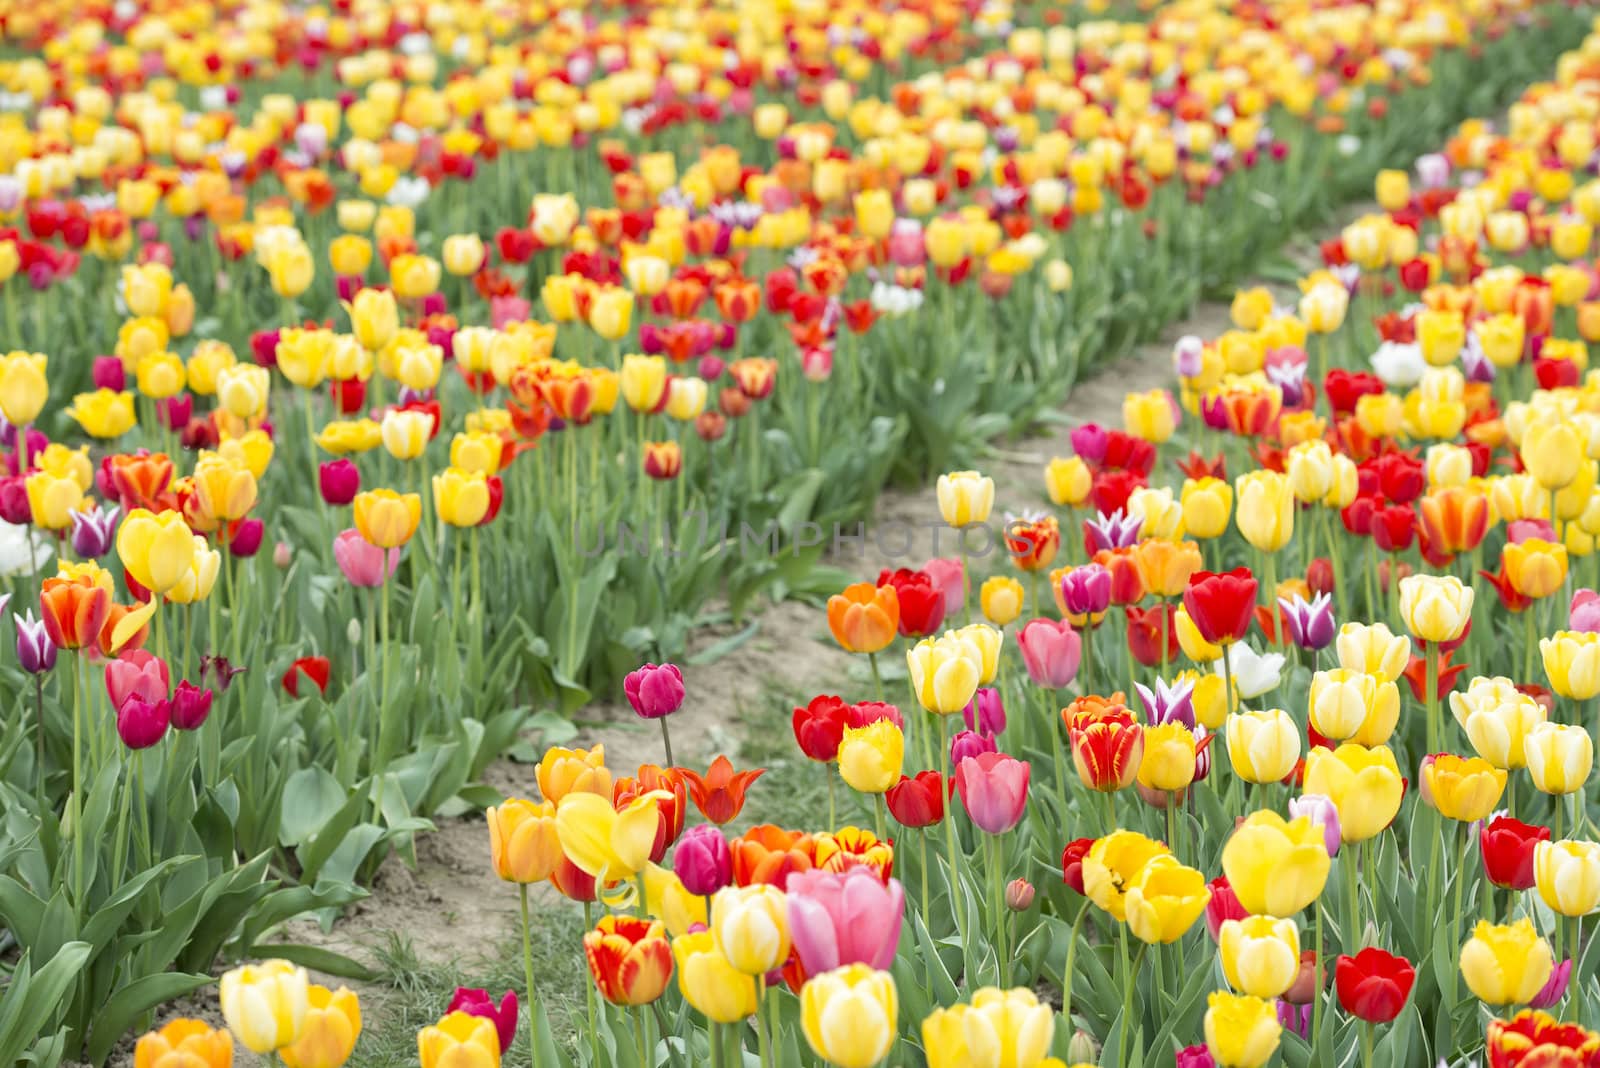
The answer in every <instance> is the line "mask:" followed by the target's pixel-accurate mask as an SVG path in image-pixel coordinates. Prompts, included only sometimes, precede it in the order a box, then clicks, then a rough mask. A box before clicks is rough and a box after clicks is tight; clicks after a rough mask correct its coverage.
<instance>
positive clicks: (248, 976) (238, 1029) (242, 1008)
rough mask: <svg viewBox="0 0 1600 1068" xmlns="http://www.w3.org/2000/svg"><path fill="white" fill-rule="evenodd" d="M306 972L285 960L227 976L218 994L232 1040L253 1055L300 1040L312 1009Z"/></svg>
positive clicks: (258, 965) (238, 970) (247, 967)
mask: <svg viewBox="0 0 1600 1068" xmlns="http://www.w3.org/2000/svg"><path fill="white" fill-rule="evenodd" d="M309 985H310V983H309V981H308V980H307V979H306V972H305V969H304V968H297V967H295V966H294V965H292V964H290V963H289V962H288V961H284V960H268V961H262V962H261V963H260V964H246V965H242V966H240V967H238V968H234V969H233V970H231V971H228V972H224V973H223V975H222V980H221V983H220V985H219V987H218V990H217V996H218V998H219V1000H220V1001H221V1002H222V1017H223V1019H224V1020H226V1021H227V1023H228V1030H229V1031H232V1032H233V1037H234V1038H236V1039H238V1041H239V1043H240V1044H241V1045H243V1046H244V1047H245V1048H246V1049H248V1050H250V1051H251V1052H252V1053H272V1052H274V1051H276V1050H281V1049H283V1047H285V1046H288V1045H291V1044H293V1043H294V1041H295V1040H296V1039H298V1038H299V1037H300V1032H301V1030H302V1028H303V1027H304V1024H305V1018H306V1010H307V1008H308V1006H309V994H308V987H309Z"/></svg>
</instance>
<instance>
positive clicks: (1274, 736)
mask: <svg viewBox="0 0 1600 1068" xmlns="http://www.w3.org/2000/svg"><path fill="white" fill-rule="evenodd" d="M1224 737H1225V738H1226V740H1227V743H1228V763H1229V764H1230V765H1232V767H1233V770H1234V774H1236V775H1238V776H1239V777H1240V778H1241V779H1243V780H1244V781H1245V782H1253V783H1270V782H1278V781H1279V780H1280V779H1282V778H1283V777H1284V776H1286V775H1288V774H1289V773H1290V772H1291V771H1293V770H1294V766H1295V764H1296V762H1298V761H1299V759H1300V730H1299V728H1298V727H1296V726H1295V722H1294V720H1293V719H1291V718H1290V716H1289V713H1287V712H1285V711H1284V710H1283V709H1281V708H1267V709H1262V710H1260V711H1256V712H1236V713H1234V714H1232V715H1230V716H1229V717H1228V721H1227V726H1226V727H1225V729H1224Z"/></svg>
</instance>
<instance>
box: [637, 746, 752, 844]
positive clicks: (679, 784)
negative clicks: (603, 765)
mask: <svg viewBox="0 0 1600 1068" xmlns="http://www.w3.org/2000/svg"><path fill="white" fill-rule="evenodd" d="M688 774H689V773H688V772H685V771H684V769H682V768H662V767H658V766H656V765H655V764H641V765H639V774H638V776H637V777H631V778H622V779H618V780H617V783H616V785H615V786H614V787H612V790H611V803H612V804H613V805H615V806H616V808H617V811H619V812H620V811H622V809H623V807H624V806H626V805H627V804H628V802H630V801H632V800H633V799H634V798H636V797H638V796H640V795H641V794H647V793H652V792H661V793H667V794H671V795H672V796H671V797H670V798H661V797H657V798H656V813H657V815H658V817H659V819H660V825H659V826H658V827H657V829H656V840H655V843H654V844H653V845H651V847H650V860H651V861H652V862H654V863H656V864H660V863H661V858H662V857H664V856H666V854H667V850H668V849H670V848H671V847H672V843H674V842H676V841H677V840H678V836H679V835H681V834H682V833H683V818H684V816H685V815H687V813H688V809H689V798H688V792H689V791H688V782H687V778H686V776H687V775H688ZM740 800H741V802H742V801H743V798H742V797H741V799H740Z"/></svg>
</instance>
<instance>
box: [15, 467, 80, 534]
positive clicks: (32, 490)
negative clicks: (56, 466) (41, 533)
mask: <svg viewBox="0 0 1600 1068" xmlns="http://www.w3.org/2000/svg"><path fill="white" fill-rule="evenodd" d="M22 485H23V488H24V490H26V492H27V495H28V510H29V511H30V512H31V513H32V514H33V522H34V524H35V525H37V526H40V527H43V528H44V529H45V530H65V529H66V528H67V527H70V526H71V525H72V513H74V512H76V511H79V510H80V509H81V508H82V507H83V487H82V486H81V485H79V484H78V480H77V479H75V478H73V477H72V476H70V475H55V474H52V473H51V472H49V471H35V472H33V473H32V474H30V475H29V476H28V477H27V478H26V479H24V480H23V483H22Z"/></svg>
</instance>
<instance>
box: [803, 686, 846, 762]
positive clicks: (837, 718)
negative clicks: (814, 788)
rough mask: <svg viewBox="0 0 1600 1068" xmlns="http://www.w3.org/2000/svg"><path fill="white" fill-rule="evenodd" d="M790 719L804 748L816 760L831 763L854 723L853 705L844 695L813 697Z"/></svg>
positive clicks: (808, 755)
mask: <svg viewBox="0 0 1600 1068" xmlns="http://www.w3.org/2000/svg"><path fill="white" fill-rule="evenodd" d="M790 722H791V724H792V726H793V727H794V740H795V742H796V743H798V744H799V746H800V751H801V752H802V753H804V754H805V755H806V756H807V757H809V758H810V759H812V760H818V761H822V762H823V763H827V762H828V761H831V760H833V759H834V758H836V757H837V756H838V755H839V742H840V741H841V740H842V739H843V738H844V730H845V727H847V726H848V725H849V722H850V706H849V705H847V704H845V702H844V699H843V698H841V697H834V696H831V695H826V694H825V695H823V696H821V697H813V698H812V699H811V701H810V703H808V704H807V705H806V706H805V707H804V708H796V709H795V710H794V714H793V716H792V718H791V721H790Z"/></svg>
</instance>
